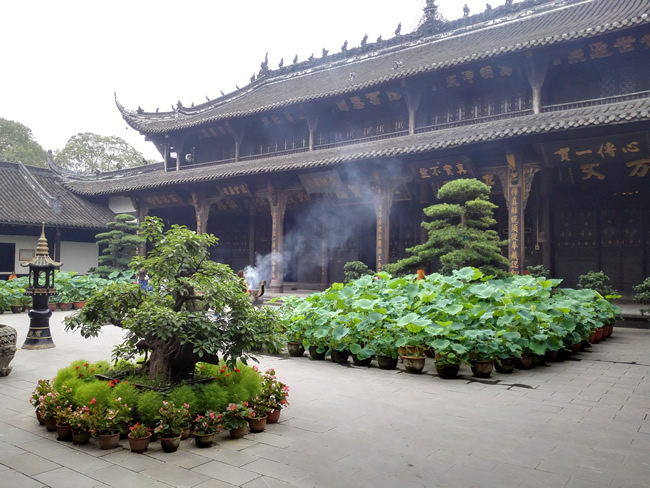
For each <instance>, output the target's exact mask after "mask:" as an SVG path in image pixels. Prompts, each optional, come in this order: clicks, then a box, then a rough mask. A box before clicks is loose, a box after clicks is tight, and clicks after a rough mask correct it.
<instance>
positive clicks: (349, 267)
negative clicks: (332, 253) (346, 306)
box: [343, 261, 374, 283]
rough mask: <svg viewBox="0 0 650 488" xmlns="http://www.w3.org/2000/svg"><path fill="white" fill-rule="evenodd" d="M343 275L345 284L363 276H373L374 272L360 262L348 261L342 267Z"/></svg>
mask: <svg viewBox="0 0 650 488" xmlns="http://www.w3.org/2000/svg"><path fill="white" fill-rule="evenodd" d="M343 273H344V275H345V282H346V283H349V282H350V281H353V280H356V279H359V278H361V277H362V276H363V275H372V274H374V272H373V271H372V270H371V269H370V268H369V267H368V265H367V264H366V263H363V262H361V261H348V262H347V263H345V265H344V266H343Z"/></svg>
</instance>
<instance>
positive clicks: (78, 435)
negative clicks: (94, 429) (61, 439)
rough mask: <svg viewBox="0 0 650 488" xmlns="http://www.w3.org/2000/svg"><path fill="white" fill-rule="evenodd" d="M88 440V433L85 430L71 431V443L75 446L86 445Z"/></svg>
mask: <svg viewBox="0 0 650 488" xmlns="http://www.w3.org/2000/svg"><path fill="white" fill-rule="evenodd" d="M89 440H90V432H88V431H87V430H73V431H72V442H74V443H75V444H78V445H81V444H88V441H89Z"/></svg>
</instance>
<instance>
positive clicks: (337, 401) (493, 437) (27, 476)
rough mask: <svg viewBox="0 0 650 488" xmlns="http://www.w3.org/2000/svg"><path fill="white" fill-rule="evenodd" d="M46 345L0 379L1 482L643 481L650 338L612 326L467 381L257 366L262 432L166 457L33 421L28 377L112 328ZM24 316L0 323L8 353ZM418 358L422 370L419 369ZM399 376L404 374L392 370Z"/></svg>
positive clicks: (466, 484)
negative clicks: (544, 359)
mask: <svg viewBox="0 0 650 488" xmlns="http://www.w3.org/2000/svg"><path fill="white" fill-rule="evenodd" d="M63 316H64V312H55V313H54V315H53V317H52V320H51V325H52V331H53V337H54V342H55V343H56V346H57V347H56V348H53V349H47V350H39V351H26V350H19V351H18V352H17V354H16V358H15V359H14V360H13V362H12V366H13V368H14V370H13V371H12V373H11V374H10V375H9V376H8V377H4V378H0V413H1V415H0V486H1V487H6V488H32V487H34V488H36V487H43V486H47V487H52V488H59V487H61V488H69V487H74V488H86V487H88V488H92V487H109V486H110V487H119V488H130V487H134V488H135V487H138V488H143V487H170V486H173V487H200V488H232V487H245V488H282V487H322V488H329V487H332V488H339V487H344V488H345V487H360V488H365V487H373V488H377V487H382V488H384V487H386V488H392V487H399V488H402V487H403V488H411V487H427V488H428V487H453V488H471V487H481V488H489V487H499V488H509V487H520V488H533V487H539V488H549V487H565V488H581V487H589V488H600V487H617V488H634V487H638V488H648V487H649V486H650V416H649V414H650V408H649V407H650V382H649V380H650V357H649V356H648V354H649V353H648V351H650V331H648V330H643V329H627V328H617V329H616V330H615V332H614V335H613V337H612V338H611V339H608V340H607V341H605V342H603V343H601V344H598V345H594V346H593V347H592V348H590V349H588V350H587V351H586V352H583V353H580V354H579V355H578V356H577V358H576V360H571V361H565V362H562V363H551V364H549V365H547V366H539V367H536V368H535V369H533V370H530V371H516V372H515V373H514V374H513V375H501V374H493V377H492V378H491V379H487V380H480V381H479V380H476V379H474V378H472V376H471V371H470V370H469V368H467V367H466V366H463V367H462V368H461V377H460V378H458V379H456V380H441V379H439V378H438V377H437V376H436V375H435V370H434V369H433V364H432V362H430V361H428V364H427V367H426V369H425V373H424V374H422V375H419V376H415V375H409V374H406V373H404V372H403V371H401V370H397V371H383V370H380V369H378V368H376V367H370V368H360V367H356V366H352V365H349V366H341V365H337V364H334V363H332V362H330V361H311V360H309V359H308V358H307V357H305V358H298V359H294V358H291V359H285V358H280V357H271V356H266V357H262V358H261V364H262V367H263V368H266V367H274V368H275V369H276V370H277V373H278V376H279V378H281V379H282V381H284V382H286V383H288V384H289V385H290V386H291V395H290V401H291V403H292V405H291V407H289V408H288V409H286V410H283V412H282V418H281V421H280V423H278V424H276V425H271V426H269V427H268V429H267V431H266V432H264V433H261V434H249V435H247V436H245V437H244V438H243V439H239V440H231V439H229V438H228V437H227V436H226V435H222V436H221V437H220V438H219V440H218V444H217V445H215V446H213V447H212V448H209V449H198V448H197V447H196V446H195V445H194V443H193V442H192V441H190V440H188V441H183V442H182V444H181V449H180V450H179V451H178V452H176V453H173V454H165V453H163V452H162V451H161V450H160V445H159V443H154V444H152V447H150V449H149V450H148V451H147V452H145V453H144V454H135V453H131V452H130V451H129V450H128V442H127V441H121V447H120V448H119V449H114V450H110V451H102V450H100V449H99V448H98V447H97V445H96V444H95V442H94V441H91V444H89V445H86V446H75V445H73V444H71V443H68V442H61V441H57V440H56V436H55V433H49V432H47V431H46V430H45V429H44V428H43V427H41V426H39V424H38V422H37V421H36V418H35V416H34V413H33V409H32V407H31V405H30V404H29V401H28V399H29V396H30V393H31V392H32V390H33V389H34V386H35V384H36V381H37V380H38V379H40V378H51V377H53V376H54V375H55V374H56V371H57V370H58V369H59V368H61V367H63V366H65V365H67V364H69V363H70V362H71V361H73V360H75V359H81V358H85V359H87V360H89V361H95V360H99V359H108V358H109V357H110V351H111V348H112V346H113V344H115V343H117V342H119V340H120V338H121V330H119V329H117V328H115V327H105V330H104V333H103V334H102V335H101V336H100V337H99V338H97V339H92V340H86V339H83V338H81V336H79V335H78V334H69V333H66V332H64V330H63V327H62V326H61V324H60V321H61V319H62V317H63ZM28 321H29V319H28V317H27V314H17V315H12V314H4V315H2V316H0V322H1V323H5V324H9V325H12V326H14V327H15V328H16V329H17V330H18V333H19V338H18V346H19V347H20V346H21V345H22V343H23V341H24V338H25V334H26V331H27V328H28ZM429 362H430V363H431V364H429ZM400 367H401V366H400Z"/></svg>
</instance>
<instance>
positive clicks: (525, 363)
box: [515, 352, 533, 369]
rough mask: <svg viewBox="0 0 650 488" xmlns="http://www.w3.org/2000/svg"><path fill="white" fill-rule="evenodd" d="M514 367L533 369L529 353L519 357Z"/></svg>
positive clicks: (531, 357)
mask: <svg viewBox="0 0 650 488" xmlns="http://www.w3.org/2000/svg"><path fill="white" fill-rule="evenodd" d="M515 366H516V367H517V369H530V368H532V367H533V356H532V354H530V353H527V352H525V353H523V354H522V355H521V357H518V358H517V360H516V362H515Z"/></svg>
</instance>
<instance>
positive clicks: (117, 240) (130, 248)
mask: <svg viewBox="0 0 650 488" xmlns="http://www.w3.org/2000/svg"><path fill="white" fill-rule="evenodd" d="M106 227H108V228H109V230H108V231H107V232H101V233H99V234H97V235H96V236H95V239H97V245H98V246H99V247H100V248H101V250H102V252H101V255H100V256H99V257H98V258H97V261H98V262H99V266H97V268H95V270H94V271H95V273H97V274H98V275H99V276H101V277H103V278H106V277H108V276H109V275H110V274H111V273H113V272H115V271H124V270H127V269H129V263H130V262H131V259H132V258H133V256H135V254H136V250H137V248H138V246H139V245H140V244H142V243H143V242H144V239H143V238H142V237H140V236H139V235H137V232H138V223H137V221H136V220H135V217H133V215H129V214H119V215H116V216H115V217H114V219H113V222H109V223H108V224H106Z"/></svg>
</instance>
